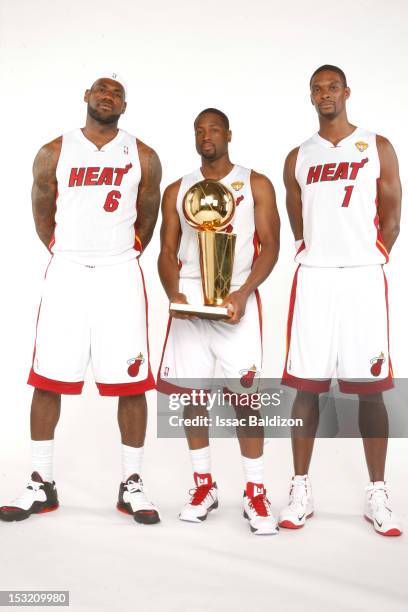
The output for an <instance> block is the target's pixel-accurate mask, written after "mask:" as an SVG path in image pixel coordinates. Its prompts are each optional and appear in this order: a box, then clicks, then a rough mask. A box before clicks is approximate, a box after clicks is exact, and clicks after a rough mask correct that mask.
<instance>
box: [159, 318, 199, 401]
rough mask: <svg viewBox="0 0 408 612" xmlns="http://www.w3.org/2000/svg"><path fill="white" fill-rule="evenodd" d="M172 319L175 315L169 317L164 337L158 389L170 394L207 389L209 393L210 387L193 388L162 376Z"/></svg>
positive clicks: (190, 392)
mask: <svg viewBox="0 0 408 612" xmlns="http://www.w3.org/2000/svg"><path fill="white" fill-rule="evenodd" d="M172 320H173V317H169V320H168V322H167V329H166V337H165V339H164V345H163V351H162V356H161V359H160V365H159V371H158V373H157V391H158V392H159V393H164V394H165V395H170V394H171V393H188V394H189V395H191V394H192V392H193V391H205V392H206V393H208V392H209V391H208V389H191V388H189V387H179V386H178V385H174V384H173V383H171V382H169V381H167V380H165V379H163V378H162V377H161V371H162V366H163V359H164V353H165V351H166V346H167V340H168V338H169V334H170V328H171V323H172Z"/></svg>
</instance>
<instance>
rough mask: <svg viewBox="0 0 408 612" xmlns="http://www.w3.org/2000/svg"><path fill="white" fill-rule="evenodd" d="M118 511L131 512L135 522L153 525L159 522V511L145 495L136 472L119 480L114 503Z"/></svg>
mask: <svg viewBox="0 0 408 612" xmlns="http://www.w3.org/2000/svg"><path fill="white" fill-rule="evenodd" d="M116 507H117V509H118V510H120V512H124V513H125V514H132V515H133V518H134V520H135V521H136V522H137V523H143V524H144V525H153V524H154V523H159V522H160V515H159V511H158V509H157V508H156V506H155V505H154V504H152V502H151V501H149V500H148V499H147V497H146V494H145V492H144V490H143V482H142V479H141V478H140V476H139V475H138V474H132V476H129V478H128V479H127V480H126V482H121V483H120V487H119V499H118V503H117V505H116Z"/></svg>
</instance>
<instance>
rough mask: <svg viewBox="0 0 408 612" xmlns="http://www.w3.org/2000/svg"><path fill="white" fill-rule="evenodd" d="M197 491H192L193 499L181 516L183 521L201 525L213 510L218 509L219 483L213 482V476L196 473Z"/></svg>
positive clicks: (184, 508)
mask: <svg viewBox="0 0 408 612" xmlns="http://www.w3.org/2000/svg"><path fill="white" fill-rule="evenodd" d="M194 482H195V484H196V487H195V489H191V490H190V495H191V499H190V501H189V503H187V504H186V505H185V506H184V507H183V509H182V510H181V512H180V514H179V519H180V520H181V521H189V522H192V523H200V522H201V521H205V519H206V518H207V516H208V513H209V512H211V510H215V509H216V508H218V490H217V483H215V482H213V481H212V477H211V474H197V472H194Z"/></svg>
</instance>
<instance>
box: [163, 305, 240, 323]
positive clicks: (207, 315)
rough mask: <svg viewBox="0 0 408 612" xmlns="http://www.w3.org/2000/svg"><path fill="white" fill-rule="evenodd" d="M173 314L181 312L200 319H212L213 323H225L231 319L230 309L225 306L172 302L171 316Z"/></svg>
mask: <svg viewBox="0 0 408 612" xmlns="http://www.w3.org/2000/svg"><path fill="white" fill-rule="evenodd" d="M172 312H181V313H184V314H190V315H193V316H194V317H199V318H200V319H212V320H213V321H222V320H224V321H225V320H226V319H230V318H231V315H229V314H228V308H225V306H204V305H203V306H197V304H194V305H191V304H176V303H175V302H172V303H171V304H170V314H171V313H172Z"/></svg>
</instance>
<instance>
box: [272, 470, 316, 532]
mask: <svg viewBox="0 0 408 612" xmlns="http://www.w3.org/2000/svg"><path fill="white" fill-rule="evenodd" d="M313 510H314V508H313V497H312V487H311V485H310V480H309V476H307V474H306V476H294V477H293V478H292V484H291V486H290V491H289V504H288V505H287V506H286V508H284V510H282V511H281V513H280V515H279V527H284V528H285V529H300V528H301V527H303V525H304V524H305V522H306V519H307V518H309V517H311V516H312V515H313Z"/></svg>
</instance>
